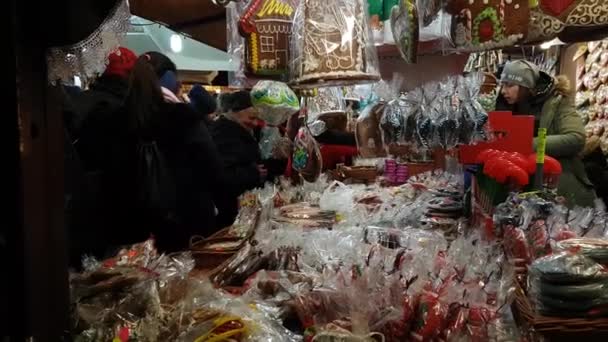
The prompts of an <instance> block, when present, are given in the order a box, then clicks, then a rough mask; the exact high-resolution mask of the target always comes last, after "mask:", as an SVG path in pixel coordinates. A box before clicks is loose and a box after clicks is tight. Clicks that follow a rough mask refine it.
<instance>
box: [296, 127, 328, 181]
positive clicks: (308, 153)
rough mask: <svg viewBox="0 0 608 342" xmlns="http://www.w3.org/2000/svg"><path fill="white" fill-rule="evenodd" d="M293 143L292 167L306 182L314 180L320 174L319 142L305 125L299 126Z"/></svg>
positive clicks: (321, 166)
mask: <svg viewBox="0 0 608 342" xmlns="http://www.w3.org/2000/svg"><path fill="white" fill-rule="evenodd" d="M293 145H294V146H293V157H292V165H293V169H294V170H296V171H297V172H298V173H300V175H301V176H302V177H303V178H304V179H305V180H306V181H307V182H314V181H316V180H317V179H318V178H319V176H320V175H321V170H322V168H323V165H322V163H323V161H322V159H321V151H320V150H319V144H318V143H317V141H316V140H315V138H314V137H313V135H312V133H311V132H310V129H309V128H308V127H307V126H305V127H302V128H300V131H299V132H298V135H297V136H296V139H295V141H294V143H293Z"/></svg>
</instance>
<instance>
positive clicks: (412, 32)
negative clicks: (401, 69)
mask: <svg viewBox="0 0 608 342" xmlns="http://www.w3.org/2000/svg"><path fill="white" fill-rule="evenodd" d="M391 30H392V32H393V37H394V39H395V44H396V45H397V49H398V50H399V53H400V54H401V57H402V58H403V59H404V60H405V62H406V63H416V61H417V58H418V38H419V24H418V9H417V8H416V2H415V0H402V1H399V6H396V7H393V8H392V10H391Z"/></svg>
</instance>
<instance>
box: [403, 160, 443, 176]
mask: <svg viewBox="0 0 608 342" xmlns="http://www.w3.org/2000/svg"><path fill="white" fill-rule="evenodd" d="M436 168H437V166H436V165H435V163H433V162H431V163H407V171H408V174H409V176H410V177H413V176H416V175H419V174H421V173H425V172H429V171H433V170H435V169H436Z"/></svg>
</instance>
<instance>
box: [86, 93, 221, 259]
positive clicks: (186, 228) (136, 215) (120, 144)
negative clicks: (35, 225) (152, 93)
mask: <svg viewBox="0 0 608 342" xmlns="http://www.w3.org/2000/svg"><path fill="white" fill-rule="evenodd" d="M129 126H130V125H129V124H128V113H127V110H126V109H124V108H121V109H119V110H118V111H115V112H113V113H108V114H107V115H106V116H104V117H98V118H92V117H91V118H88V119H87V120H85V121H84V122H83V125H82V134H81V139H80V140H79V141H78V143H77V144H76V146H77V148H78V151H79V154H80V155H81V157H82V159H83V164H84V165H85V169H86V170H87V172H100V174H101V177H100V178H101V179H100V183H101V186H100V196H101V197H102V200H101V203H102V205H103V211H102V215H101V217H98V218H96V219H95V220H96V221H93V224H95V225H96V226H104V227H105V228H100V229H104V233H105V234H104V235H105V236H106V237H107V238H106V239H105V240H107V241H102V242H99V243H104V242H105V243H108V244H114V245H116V244H126V243H131V242H136V241H142V240H145V239H146V238H148V237H149V236H150V235H151V234H152V235H154V236H155V237H156V240H157V241H156V243H157V246H158V247H159V249H160V250H163V251H175V250H183V249H186V248H187V247H188V241H189V238H190V237H191V236H192V235H203V236H208V235H210V234H212V233H213V232H215V222H214V220H215V212H214V204H213V196H214V195H213V194H214V193H216V192H217V191H219V189H220V185H221V173H220V171H221V160H220V158H219V154H218V153H217V150H216V148H215V145H214V144H213V141H212V140H211V136H210V134H209V132H208V130H207V127H206V125H205V123H204V116H203V115H202V114H199V113H197V112H195V111H194V110H192V108H191V107H189V106H188V105H185V104H171V103H164V104H163V105H162V107H161V111H160V115H159V116H158V120H157V122H155V123H154V124H153V125H152V126H151V127H152V128H151V129H150V130H149V132H147V134H146V136H147V137H148V138H151V139H153V140H154V141H156V143H157V144H158V146H159V149H160V151H161V152H162V154H163V156H164V158H165V159H166V161H167V165H168V169H169V171H171V172H172V174H173V176H174V180H175V182H176V195H177V198H176V200H177V201H176V206H177V208H176V218H177V219H176V220H175V222H167V221H164V220H159V219H157V218H154V217H150V216H149V215H145V214H144V211H143V210H140V209H138V206H137V203H136V201H134V198H135V195H134V194H135V191H136V189H134V183H135V182H134V177H135V176H134V175H135V173H136V171H135V170H136V165H135V163H136V159H137V158H136V156H135V153H136V152H135V151H136V144H137V141H138V139H139V138H138V137H139V136H140V134H139V133H135V132H134V131H132V130H130V129H129V128H128V127H129ZM92 220H93V219H91V220H89V221H92ZM83 229H86V228H85V227H83Z"/></svg>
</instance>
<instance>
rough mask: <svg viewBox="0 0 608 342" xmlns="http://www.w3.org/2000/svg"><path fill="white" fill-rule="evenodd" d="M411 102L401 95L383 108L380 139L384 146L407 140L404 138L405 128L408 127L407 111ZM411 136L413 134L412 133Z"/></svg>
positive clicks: (403, 142) (402, 142)
mask: <svg viewBox="0 0 608 342" xmlns="http://www.w3.org/2000/svg"><path fill="white" fill-rule="evenodd" d="M412 105H413V104H412V103H410V102H408V101H406V100H405V98H404V97H403V96H401V97H399V98H397V99H395V100H392V101H390V102H389V103H388V104H387V105H386V107H385V108H384V113H383V115H382V119H381V120H380V127H381V132H382V141H383V144H384V145H385V146H390V145H393V144H405V143H406V142H408V140H407V138H406V131H405V130H406V129H407V128H408V126H407V125H408V124H409V123H410V122H409V121H407V118H408V117H407V115H406V114H407V113H409V112H410V106H412ZM412 137H413V134H412Z"/></svg>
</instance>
